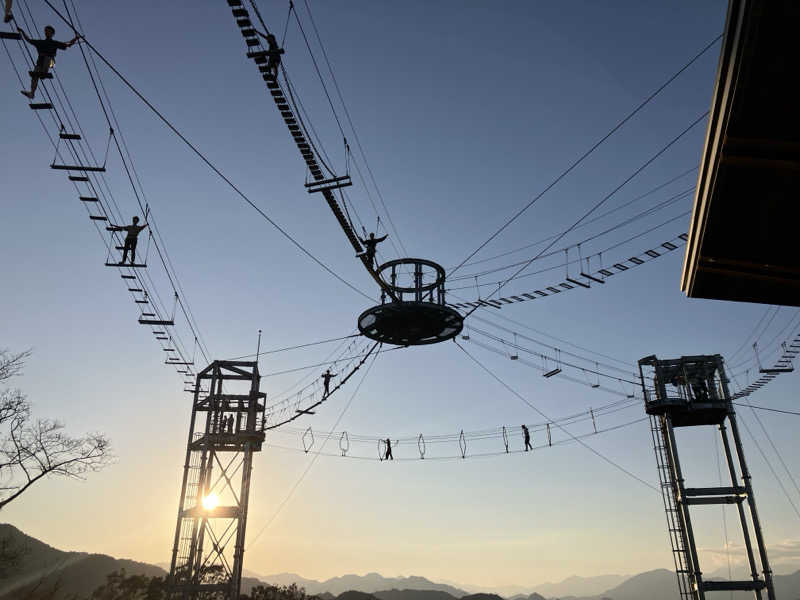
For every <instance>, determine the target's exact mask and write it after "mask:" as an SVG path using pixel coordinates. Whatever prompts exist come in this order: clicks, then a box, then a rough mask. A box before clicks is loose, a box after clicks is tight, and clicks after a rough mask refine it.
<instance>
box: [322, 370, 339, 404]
mask: <svg viewBox="0 0 800 600" xmlns="http://www.w3.org/2000/svg"><path fill="white" fill-rule="evenodd" d="M332 377H336V373H331V370H330V369H328V370H327V371H325V372H324V373H323V374H322V376H321V379H322V384H323V386H324V388H325V389H324V391H323V392H322V397H323V398H325V397H327V396H328V394H330V393H331V392H330V386H331V378H332Z"/></svg>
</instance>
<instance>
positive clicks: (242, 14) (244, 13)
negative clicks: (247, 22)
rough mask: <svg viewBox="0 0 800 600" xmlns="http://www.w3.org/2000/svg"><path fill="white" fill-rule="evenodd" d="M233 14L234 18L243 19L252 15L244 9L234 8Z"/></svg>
mask: <svg viewBox="0 0 800 600" xmlns="http://www.w3.org/2000/svg"><path fill="white" fill-rule="evenodd" d="M231 13H232V14H233V16H234V18H236V19H241V18H242V17H249V16H250V13H248V12H247V10H245V9H244V8H234V9H233V10H232V11H231Z"/></svg>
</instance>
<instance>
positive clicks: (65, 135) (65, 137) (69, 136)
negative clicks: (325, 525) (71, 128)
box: [58, 133, 81, 140]
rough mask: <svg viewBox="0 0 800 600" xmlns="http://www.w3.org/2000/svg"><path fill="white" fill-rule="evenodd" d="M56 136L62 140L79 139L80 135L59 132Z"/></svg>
mask: <svg viewBox="0 0 800 600" xmlns="http://www.w3.org/2000/svg"><path fill="white" fill-rule="evenodd" d="M58 137H60V138H61V139H62V140H79V139H81V136H80V135H78V134H77V133H59V134H58Z"/></svg>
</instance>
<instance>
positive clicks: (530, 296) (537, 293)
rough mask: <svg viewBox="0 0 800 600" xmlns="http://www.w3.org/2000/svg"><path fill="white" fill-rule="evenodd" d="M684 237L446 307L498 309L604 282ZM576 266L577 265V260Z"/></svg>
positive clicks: (679, 243) (668, 249) (669, 248)
mask: <svg viewBox="0 0 800 600" xmlns="http://www.w3.org/2000/svg"><path fill="white" fill-rule="evenodd" d="M688 237H689V236H688V234H686V233H682V234H680V235H679V236H676V237H674V238H671V239H670V240H668V241H666V242H663V243H662V244H661V245H660V246H659V247H658V248H659V249H658V250H656V249H654V248H650V249H648V250H645V251H644V252H642V253H640V254H638V255H634V256H631V257H630V258H626V259H623V260H620V261H619V262H616V263H614V264H613V265H611V267H609V268H600V269H598V270H596V271H594V272H589V273H586V272H584V271H583V270H582V268H581V271H580V274H579V275H576V276H575V277H576V278H577V279H576V278H572V277H567V278H566V280H565V281H561V282H559V283H555V284H553V285H550V286H546V287H544V288H543V289H538V290H532V292H525V293H521V294H515V295H513V296H506V297H501V298H487V299H485V300H482V299H480V298H478V299H477V300H474V301H470V302H458V303H454V304H450V306H452V307H453V308H459V309H467V308H470V309H475V308H478V307H481V306H482V307H494V308H502V307H503V306H504V305H505V304H514V303H519V302H526V301H527V300H538V299H539V298H545V297H547V296H554V295H556V294H560V293H561V292H564V291H567V290H572V289H575V288H583V289H589V288H590V287H591V285H592V283H595V284H604V283H605V282H606V280H607V279H608V278H609V277H613V276H614V275H618V274H620V273H624V272H625V271H628V270H630V269H632V268H634V267H638V266H640V265H643V264H645V263H647V262H652V261H653V260H655V259H657V258H659V257H661V256H664V255H665V254H667V253H668V252H672V251H673V250H676V249H677V248H679V247H680V246H683V245H685V244H686V240H687V239H688ZM579 267H581V265H580V263H579ZM554 268H558V267H554ZM612 269H613V270H612ZM587 270H588V269H587ZM545 290H546V291H545Z"/></svg>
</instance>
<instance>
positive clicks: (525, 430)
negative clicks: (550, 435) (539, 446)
mask: <svg viewBox="0 0 800 600" xmlns="http://www.w3.org/2000/svg"><path fill="white" fill-rule="evenodd" d="M522 437H524V438H525V452H527V451H528V450H533V446H532V445H531V432H530V431H528V426H527V425H523V426H522Z"/></svg>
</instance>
